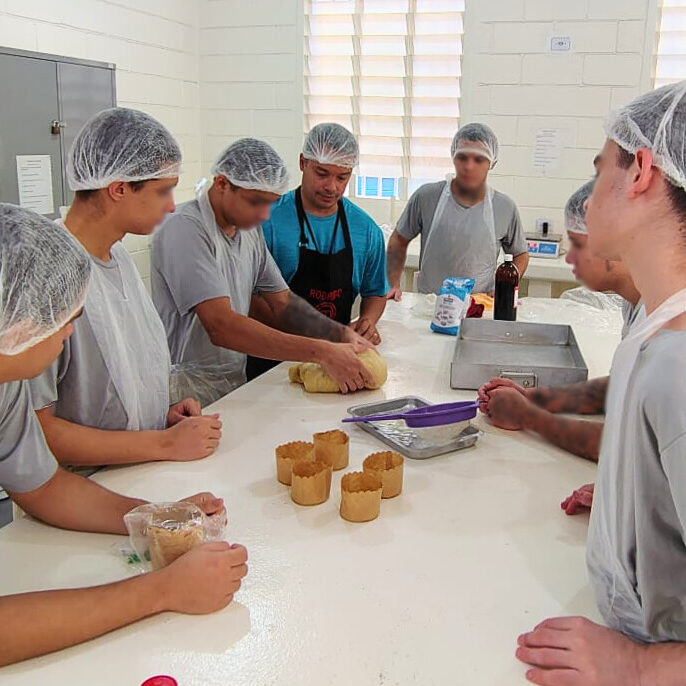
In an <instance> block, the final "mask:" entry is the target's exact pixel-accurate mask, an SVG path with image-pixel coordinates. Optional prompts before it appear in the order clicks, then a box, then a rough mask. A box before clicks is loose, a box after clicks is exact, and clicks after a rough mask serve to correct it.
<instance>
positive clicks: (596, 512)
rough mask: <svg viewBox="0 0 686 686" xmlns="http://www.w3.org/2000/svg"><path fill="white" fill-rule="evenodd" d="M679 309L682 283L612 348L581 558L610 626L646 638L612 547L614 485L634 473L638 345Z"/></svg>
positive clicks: (683, 299)
mask: <svg viewBox="0 0 686 686" xmlns="http://www.w3.org/2000/svg"><path fill="white" fill-rule="evenodd" d="M683 312H686V289H684V290H682V291H679V292H678V293H675V294H674V295H673V296H671V297H670V298H668V299H667V300H665V302H664V303H662V305H660V307H658V308H657V309H656V310H655V311H654V312H653V313H652V314H651V315H650V316H648V317H647V318H646V319H645V320H644V321H642V322H637V323H635V324H634V326H633V327H632V328H631V331H630V332H629V335H628V336H627V337H626V338H625V339H624V340H623V341H622V342H621V343H620V344H619V347H618V348H617V350H616V352H615V355H614V358H613V360H612V370H611V372H610V386H609V389H608V397H607V405H606V418H605V428H604V430H603V438H602V444H601V450H600V459H599V466H598V477H597V479H596V486H595V495H594V498H593V507H592V509H591V520H590V525H589V530H588V541H587V549H586V563H587V565H588V572H589V576H590V579H591V583H592V585H593V587H594V590H595V595H596V600H597V602H598V607H599V609H600V612H601V614H602V615H603V617H604V619H605V621H606V622H607V623H608V625H609V626H611V627H612V628H614V629H617V630H621V631H622V632H624V633H627V634H629V635H631V636H633V637H635V638H638V639H640V640H649V637H647V636H645V629H644V620H643V611H642V608H641V601H640V598H639V596H638V591H637V589H636V588H635V587H634V585H633V583H632V581H631V578H630V576H629V574H630V570H626V569H625V568H624V566H623V565H622V562H621V560H620V559H619V556H618V553H617V551H618V550H619V537H620V535H621V530H622V525H623V523H622V522H620V521H618V513H619V511H620V508H619V500H618V497H619V493H620V492H621V489H620V488H619V487H618V486H619V483H620V480H621V479H622V477H623V475H624V474H627V475H631V474H632V473H633V465H629V464H626V463H624V462H622V460H623V455H622V437H623V436H624V435H625V427H624V422H625V421H626V416H627V413H626V412H625V411H624V402H625V399H626V395H627V391H628V388H629V383H630V380H631V375H632V373H633V370H634V367H635V365H636V360H637V359H638V355H639V353H640V350H641V345H642V344H643V343H644V342H645V341H646V340H648V339H649V338H650V337H651V336H653V335H654V334H655V333H657V332H658V331H659V330H660V329H661V328H663V327H664V326H665V324H667V323H669V322H670V321H671V320H672V319H674V318H675V317H678V316H679V315H680V314H682V313H683ZM629 478H631V477H630V476H629Z"/></svg>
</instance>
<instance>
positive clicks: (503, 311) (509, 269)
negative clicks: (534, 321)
mask: <svg viewBox="0 0 686 686" xmlns="http://www.w3.org/2000/svg"><path fill="white" fill-rule="evenodd" d="M518 300H519V269H517V266H516V265H515V263H514V262H513V261H512V255H505V262H503V263H502V264H501V265H500V266H499V267H498V269H496V272H495V305H494V309H493V319H503V320H505V321H508V322H514V321H516V319H517V302H518Z"/></svg>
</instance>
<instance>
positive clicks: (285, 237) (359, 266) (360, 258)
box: [262, 191, 388, 298]
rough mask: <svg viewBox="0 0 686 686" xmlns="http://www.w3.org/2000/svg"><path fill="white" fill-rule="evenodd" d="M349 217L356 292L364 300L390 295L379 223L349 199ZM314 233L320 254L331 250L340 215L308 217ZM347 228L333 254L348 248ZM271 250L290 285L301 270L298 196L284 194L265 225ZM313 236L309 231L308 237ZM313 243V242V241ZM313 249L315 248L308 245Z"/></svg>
mask: <svg viewBox="0 0 686 686" xmlns="http://www.w3.org/2000/svg"><path fill="white" fill-rule="evenodd" d="M343 206H344V207H345V216H346V217H347V219H348V227H349V229H350V243H351V245H352V249H353V279H352V281H353V291H354V295H355V296H357V294H358V293H359V294H360V295H361V296H362V297H363V298H368V297H370V296H374V295H376V296H384V295H386V293H388V281H387V280H386V248H385V246H384V239H383V233H382V231H381V229H380V228H379V227H378V226H377V224H376V222H375V221H374V220H373V219H372V218H371V217H370V216H369V215H368V214H367V213H366V212H365V211H364V210H362V209H360V208H359V207H357V205H355V204H353V203H352V202H350V200H348V199H347V198H343ZM307 218H308V219H309V222H310V226H311V227H312V233H314V237H315V240H316V242H317V247H316V249H318V250H319V251H320V252H327V253H328V251H329V249H330V248H331V237H332V235H333V229H334V225H335V224H336V213H334V214H332V215H330V216H328V217H315V216H314V215H312V214H308V215H307ZM342 229H343V227H342V226H339V227H338V231H337V232H336V244H335V245H334V246H333V252H338V251H339V250H343V248H345V239H344V238H343V230H342ZM262 231H263V233H264V240H265V242H266V243H267V248H269V251H270V252H271V254H272V255H273V256H274V259H275V260H276V263H277V264H278V265H279V269H281V273H282V274H283V278H284V279H286V281H287V282H289V283H290V281H291V279H292V278H293V277H294V276H295V272H296V271H297V270H298V258H299V250H298V243H299V241H300V225H299V224H298V214H297V212H296V210H295V193H294V191H290V192H289V193H286V195H283V196H282V197H281V198H280V199H279V200H278V201H277V202H276V203H275V204H274V206H273V207H272V212H271V217H270V219H269V220H268V221H267V222H265V223H264V224H262ZM306 235H307V236H308V237H309V232H308V233H307V234H306ZM310 242H311V240H310ZM308 247H309V248H310V249H311V250H314V249H315V246H313V245H308Z"/></svg>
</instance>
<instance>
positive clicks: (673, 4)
mask: <svg viewBox="0 0 686 686" xmlns="http://www.w3.org/2000/svg"><path fill="white" fill-rule="evenodd" d="M683 79H686V0H663V2H662V17H661V20H660V39H659V41H658V46H657V65H656V68H655V88H659V87H660V86H664V85H665V84H667V83H674V82H675V81H681V80H683Z"/></svg>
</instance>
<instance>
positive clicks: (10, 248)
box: [0, 204, 247, 667]
mask: <svg viewBox="0 0 686 686" xmlns="http://www.w3.org/2000/svg"><path fill="white" fill-rule="evenodd" d="M0 264H1V265H2V269H0V486H1V487H3V488H5V489H7V491H8V493H9V495H10V497H11V498H12V500H13V501H14V502H15V503H16V504H17V505H18V506H19V507H21V508H22V509H23V510H24V511H25V512H26V513H28V514H29V515H31V516H33V517H35V518H36V519H38V520H40V521H42V522H44V523H46V524H50V525H52V526H56V527H60V528H62V529H73V530H75V531H85V532H97V533H109V534H126V527H125V525H124V520H123V516H124V514H126V513H127V512H128V511H129V510H131V509H132V508H134V507H137V506H138V505H141V504H143V503H144V502H145V501H144V500H140V499H138V498H128V497H126V496H123V495H119V494H118V493H113V492H112V491H108V490H107V489H106V488H103V487H102V486H100V485H98V484H97V483H95V482H94V481H91V480H90V479H86V478H84V477H82V476H78V475H77V474H73V473H71V472H68V471H65V470H64V469H60V468H59V466H58V464H57V461H56V460H55V458H54V457H53V455H52V453H51V452H50V449H49V448H48V446H47V444H46V442H45V438H44V436H43V432H42V431H41V427H40V424H39V423H38V420H37V419H36V415H35V413H34V411H33V400H32V397H31V387H30V385H29V383H28V381H27V379H29V378H31V377H34V376H36V374H40V372H41V371H42V370H43V369H45V367H46V366H47V365H49V364H50V363H51V362H53V361H54V360H55V358H56V357H57V356H58V355H59V354H60V351H61V349H62V346H63V345H64V343H65V341H66V340H68V338H69V336H70V335H71V334H72V332H73V328H74V326H73V321H75V320H76V319H78V317H79V316H80V315H81V314H82V311H83V306H84V302H85V300H86V293H87V288H88V285H89V277H90V275H91V272H92V263H91V260H90V259H89V257H88V255H86V253H85V252H84V251H83V250H82V249H81V247H80V246H79V244H78V243H77V242H76V241H75V240H74V239H73V238H72V237H71V236H70V235H69V233H68V232H67V231H66V230H65V229H64V228H62V227H59V226H58V225H57V224H55V223H54V222H51V221H50V220H48V219H45V218H44V217H41V216H40V215H37V214H34V213H33V212H31V211H29V210H26V209H24V208H20V207H16V206H14V205H8V204H0ZM94 381H95V380H94ZM187 500H189V501H190V502H193V503H195V504H196V505H198V507H200V508H201V509H202V510H203V511H204V512H205V513H206V514H213V513H215V512H219V511H221V510H222V509H223V501H222V499H221V498H216V497H215V496H213V495H212V494H211V493H199V494H197V495H195V496H191V497H190V498H188V499H187ZM246 559H247V553H246V550H245V548H243V546H240V545H234V546H229V544H228V543H225V542H220V543H207V544H205V545H202V546H199V547H197V548H194V549H193V550H192V551H190V552H188V553H186V554H185V555H182V556H181V557H180V558H179V559H178V560H176V561H175V562H173V563H172V564H171V565H170V566H168V567H166V568H165V569H162V570H158V571H154V572H151V573H149V574H144V575H142V576H138V577H136V578H133V579H125V580H123V581H119V582H116V583H107V584H103V585H101V586H93V587H90V588H72V589H61V590H47V589H39V590H38V591H33V592H23V593H16V594H13V595H6V596H2V597H0V667H1V666H3V665H6V664H10V663H12V662H17V661H19V660H24V659H26V658H30V657H34V656H36V655H42V654H44V653H49V652H52V651H54V650H59V649H61V648H65V647H67V646H71V645H74V644H76V643H82V642H83V641H87V640H89V639H91V638H95V637H96V636H100V635H102V634H105V633H107V632H109V631H113V630H114V629H117V628H119V627H122V626H125V625H127V624H130V623H132V622H135V621H137V620H139V619H142V618H143V617H148V616H150V615H154V614H157V613H159V612H164V611H166V610H171V611H176V612H187V613H189V614H203V613H207V612H212V611H214V610H218V609H220V608H222V607H225V606H226V605H228V604H229V603H230V602H231V600H232V598H233V594H234V593H235V592H236V591H237V590H238V588H239V587H240V585H241V579H242V578H243V577H244V576H245V574H246V573H247V567H246V564H245V562H246ZM27 564H30V561H29V560H27ZM47 583H48V582H47V580H46V584H47Z"/></svg>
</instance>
